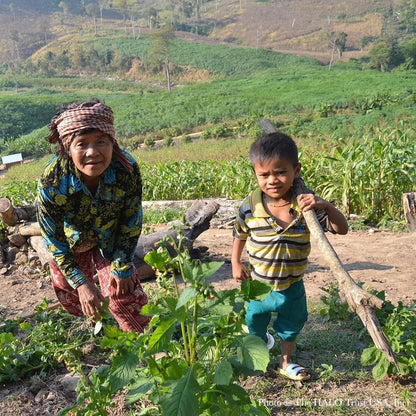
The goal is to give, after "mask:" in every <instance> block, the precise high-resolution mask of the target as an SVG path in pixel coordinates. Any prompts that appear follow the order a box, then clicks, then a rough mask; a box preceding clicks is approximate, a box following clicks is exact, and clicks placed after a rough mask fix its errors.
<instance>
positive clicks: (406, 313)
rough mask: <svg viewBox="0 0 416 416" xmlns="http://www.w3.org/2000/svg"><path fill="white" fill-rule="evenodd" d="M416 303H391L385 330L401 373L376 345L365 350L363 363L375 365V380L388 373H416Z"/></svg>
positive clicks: (362, 356) (405, 374) (373, 371)
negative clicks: (394, 304)
mask: <svg viewBox="0 0 416 416" xmlns="http://www.w3.org/2000/svg"><path fill="white" fill-rule="evenodd" d="M415 308H416V305H415V304H413V305H411V306H404V305H403V303H402V302H399V304H398V306H396V307H393V306H392V305H391V304H390V307H389V308H388V309H389V310H390V313H389V314H388V315H387V317H386V319H385V322H384V325H383V327H382V328H383V331H384V333H385V334H386V336H387V338H388V340H389V342H390V345H391V347H392V350H393V352H394V353H395V354H396V357H397V361H398V362H399V367H400V373H399V372H398V370H397V368H396V366H395V365H394V363H391V362H389V361H388V359H387V356H386V355H385V354H384V353H383V352H382V351H380V350H379V349H377V348H376V347H375V346H374V345H371V346H370V347H368V348H366V349H364V350H363V352H362V355H361V363H362V365H366V366H367V365H368V366H371V365H374V367H373V370H372V373H373V377H374V379H375V380H381V379H382V378H384V377H386V376H387V375H388V374H400V375H403V376H408V375H411V374H413V375H414V374H416V314H415Z"/></svg>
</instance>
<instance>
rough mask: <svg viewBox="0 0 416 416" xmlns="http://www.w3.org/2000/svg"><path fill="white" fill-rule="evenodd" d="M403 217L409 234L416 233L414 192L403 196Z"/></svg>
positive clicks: (415, 193) (415, 195)
mask: <svg viewBox="0 0 416 416" xmlns="http://www.w3.org/2000/svg"><path fill="white" fill-rule="evenodd" d="M403 208H404V217H405V218H406V224H407V228H408V229H409V231H411V232H415V231H416V192H409V193H405V194H403Z"/></svg>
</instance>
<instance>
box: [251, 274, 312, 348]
mask: <svg viewBox="0 0 416 416" xmlns="http://www.w3.org/2000/svg"><path fill="white" fill-rule="evenodd" d="M272 312H276V313H277V317H276V319H275V321H274V323H273V328H274V330H275V331H276V334H277V335H278V336H279V337H280V338H281V339H282V340H283V341H289V342H290V341H295V339H296V337H297V335H298V334H299V332H300V331H301V330H302V328H303V326H304V325H305V322H306V321H307V319H308V310H307V306H306V294H305V287H304V285H303V280H301V281H299V282H296V283H293V284H292V285H291V286H290V287H289V288H288V289H286V290H283V291H281V292H276V291H272V292H271V293H270V295H269V296H267V297H266V298H265V299H264V300H262V301H249V302H247V304H246V324H247V327H248V329H249V332H250V334H252V335H257V336H259V337H261V338H262V339H264V340H265V341H266V340H267V337H266V332H267V327H268V325H269V323H270V319H271V317H272Z"/></svg>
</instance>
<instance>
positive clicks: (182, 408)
mask: <svg viewBox="0 0 416 416" xmlns="http://www.w3.org/2000/svg"><path fill="white" fill-rule="evenodd" d="M165 385H166V386H167V387H169V391H168V393H167V394H165V395H164V396H162V398H161V400H160V405H161V407H162V415H163V416H179V415H180V416H188V415H189V416H194V415H198V414H199V406H198V399H197V397H196V395H197V394H198V393H199V392H200V387H199V384H198V382H197V380H196V378H195V375H194V372H193V369H192V368H190V369H189V370H188V372H187V373H186V374H185V375H184V377H183V378H181V379H179V380H175V381H173V382H169V383H166V384H165Z"/></svg>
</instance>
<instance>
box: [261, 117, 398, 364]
mask: <svg viewBox="0 0 416 416" xmlns="http://www.w3.org/2000/svg"><path fill="white" fill-rule="evenodd" d="M259 125H260V127H262V128H263V130H264V131H265V132H266V133H275V132H276V128H275V127H274V125H273V124H272V123H271V122H270V121H269V120H267V119H263V120H261V121H260V122H259ZM293 188H294V191H295V194H296V196H298V195H300V194H306V193H312V191H311V190H310V189H308V188H307V186H306V185H305V183H304V182H303V179H302V178H297V179H295V181H294V184H293ZM303 216H304V218H305V221H306V224H307V226H308V228H309V230H310V232H311V235H313V236H314V237H315V238H316V240H317V242H318V245H319V248H320V249H321V251H322V254H323V255H324V257H325V259H326V260H327V262H328V264H329V266H330V268H331V270H332V272H333V273H334V276H335V277H336V279H337V281H338V287H339V290H341V291H342V293H343V294H344V296H345V299H346V301H347V303H348V306H349V307H350V309H351V310H352V311H353V312H355V313H356V314H357V315H358V316H359V317H360V319H361V321H362V323H363V325H364V326H365V327H366V329H367V331H368V333H369V334H370V336H371V338H372V339H373V342H374V345H375V346H376V347H377V348H378V349H379V350H381V351H383V352H384V353H385V354H386V356H387V359H388V360H389V361H390V362H392V363H394V364H395V365H396V368H397V370H398V371H399V372H400V367H399V364H398V362H397V358H396V356H395V355H394V352H393V350H392V348H391V346H390V344H389V341H388V339H387V337H386V335H385V334H384V332H383V330H382V328H381V325H380V323H379V321H378V319H377V316H376V315H375V313H374V308H382V307H383V305H384V302H383V301H382V300H381V299H379V298H378V297H376V296H374V295H372V294H370V293H368V292H366V291H365V290H363V289H361V288H360V287H359V286H358V285H357V284H356V283H355V281H354V280H353V279H352V277H351V276H350V275H349V273H348V272H347V271H346V270H345V268H344V266H343V264H342V262H341V260H340V259H339V257H338V255H337V253H336V252H335V250H334V248H333V247H332V245H331V243H330V242H329V240H328V239H327V237H326V235H325V233H324V231H323V230H322V227H321V224H320V223H319V220H318V218H317V216H316V214H315V211H313V210H311V211H305V212H303Z"/></svg>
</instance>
